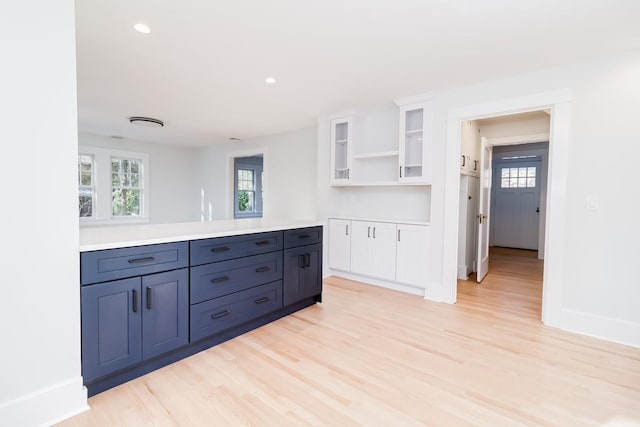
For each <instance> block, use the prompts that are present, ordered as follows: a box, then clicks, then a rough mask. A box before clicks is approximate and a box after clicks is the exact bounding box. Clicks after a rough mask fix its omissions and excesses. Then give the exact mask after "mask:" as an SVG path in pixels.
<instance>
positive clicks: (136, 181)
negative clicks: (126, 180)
mask: <svg viewBox="0 0 640 427" xmlns="http://www.w3.org/2000/svg"><path fill="white" fill-rule="evenodd" d="M131 186H132V187H139V186H140V175H138V174H137V173H132V174H131Z"/></svg>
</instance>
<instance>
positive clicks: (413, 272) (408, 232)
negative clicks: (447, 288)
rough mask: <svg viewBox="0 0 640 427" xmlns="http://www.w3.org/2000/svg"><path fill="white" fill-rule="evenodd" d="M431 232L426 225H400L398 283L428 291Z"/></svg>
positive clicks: (397, 264)
mask: <svg viewBox="0 0 640 427" xmlns="http://www.w3.org/2000/svg"><path fill="white" fill-rule="evenodd" d="M430 232H431V230H430V228H429V227H428V226H425V225H409V224H398V231H397V233H396V240H397V255H396V281H398V282H401V283H406V284H408V285H413V286H418V287H420V288H425V289H426V285H427V263H428V261H429V245H430V241H429V240H430V239H429V237H430Z"/></svg>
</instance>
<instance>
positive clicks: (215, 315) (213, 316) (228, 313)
mask: <svg viewBox="0 0 640 427" xmlns="http://www.w3.org/2000/svg"><path fill="white" fill-rule="evenodd" d="M230 314H231V312H230V311H229V310H225V311H221V312H220V313H216V314H214V315H212V316H211V318H212V319H220V318H221V317H224V316H228V315H230Z"/></svg>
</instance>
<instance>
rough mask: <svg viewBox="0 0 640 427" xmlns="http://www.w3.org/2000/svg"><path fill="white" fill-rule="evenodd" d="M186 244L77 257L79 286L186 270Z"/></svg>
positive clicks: (99, 252)
mask: <svg viewBox="0 0 640 427" xmlns="http://www.w3.org/2000/svg"><path fill="white" fill-rule="evenodd" d="M188 263H189V244H188V242H177V243H161V244H158V245H147V246H135V247H131V248H120V249H106V250H103V251H92V252H83V253H81V254H80V283H81V284H82V285H88V284H91V283H99V282H106V281H108V280H115V279H124V278H126V277H133V276H141V275H144V274H150V273H159V272H162V271H169V270H175V269H177V268H183V267H187V265H188Z"/></svg>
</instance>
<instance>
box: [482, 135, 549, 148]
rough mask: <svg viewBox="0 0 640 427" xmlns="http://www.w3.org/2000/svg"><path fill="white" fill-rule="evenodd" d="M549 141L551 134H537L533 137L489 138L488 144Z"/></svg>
mask: <svg viewBox="0 0 640 427" xmlns="http://www.w3.org/2000/svg"><path fill="white" fill-rule="evenodd" d="M547 141H549V132H544V133H536V134H531V135H518V136H504V137H501V138H487V143H488V144H489V145H492V146H496V145H520V144H532V143H536V142H547Z"/></svg>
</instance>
